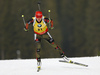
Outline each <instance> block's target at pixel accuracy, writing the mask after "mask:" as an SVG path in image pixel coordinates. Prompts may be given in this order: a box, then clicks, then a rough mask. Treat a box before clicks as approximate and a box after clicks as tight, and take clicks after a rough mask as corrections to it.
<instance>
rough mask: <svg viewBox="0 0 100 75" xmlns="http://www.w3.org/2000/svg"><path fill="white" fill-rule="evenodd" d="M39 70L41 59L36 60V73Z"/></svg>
mask: <svg viewBox="0 0 100 75" xmlns="http://www.w3.org/2000/svg"><path fill="white" fill-rule="evenodd" d="M40 69H41V59H38V60H37V72H39V71H40Z"/></svg>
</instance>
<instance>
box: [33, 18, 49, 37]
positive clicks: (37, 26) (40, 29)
mask: <svg viewBox="0 0 100 75" xmlns="http://www.w3.org/2000/svg"><path fill="white" fill-rule="evenodd" d="M33 27H34V32H35V33H36V34H39V35H42V34H45V33H46V32H47V31H48V28H47V26H46V23H44V22H43V20H42V21H41V22H40V23H38V22H37V21H36V20H35V23H34V26H33Z"/></svg>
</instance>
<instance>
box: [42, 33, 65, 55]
mask: <svg viewBox="0 0 100 75" xmlns="http://www.w3.org/2000/svg"><path fill="white" fill-rule="evenodd" d="M43 38H44V39H45V40H46V41H48V42H49V43H50V44H51V46H52V47H53V48H55V49H56V50H57V51H59V53H60V55H61V57H64V52H63V50H62V49H61V48H60V47H59V46H58V45H57V44H55V42H54V39H53V38H52V37H51V35H50V34H49V35H48V34H45V35H43Z"/></svg>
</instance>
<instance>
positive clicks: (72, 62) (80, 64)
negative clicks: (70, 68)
mask: <svg viewBox="0 0 100 75" xmlns="http://www.w3.org/2000/svg"><path fill="white" fill-rule="evenodd" d="M59 62H64V63H70V64H76V65H79V66H84V67H88V65H86V64H82V63H78V62H74V61H72V60H70V61H65V60H59Z"/></svg>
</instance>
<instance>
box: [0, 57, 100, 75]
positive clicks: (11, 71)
mask: <svg viewBox="0 0 100 75" xmlns="http://www.w3.org/2000/svg"><path fill="white" fill-rule="evenodd" d="M69 59H71V60H73V61H76V62H80V63H84V64H87V65H89V66H88V67H83V66H78V65H74V64H68V63H62V62H59V61H58V60H61V58H57V59H55V58H53V59H42V69H41V71H40V72H37V63H36V60H35V59H28V60H27V59H26V60H25V59H21V60H0V75H100V57H81V58H79V57H78V58H69Z"/></svg>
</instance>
